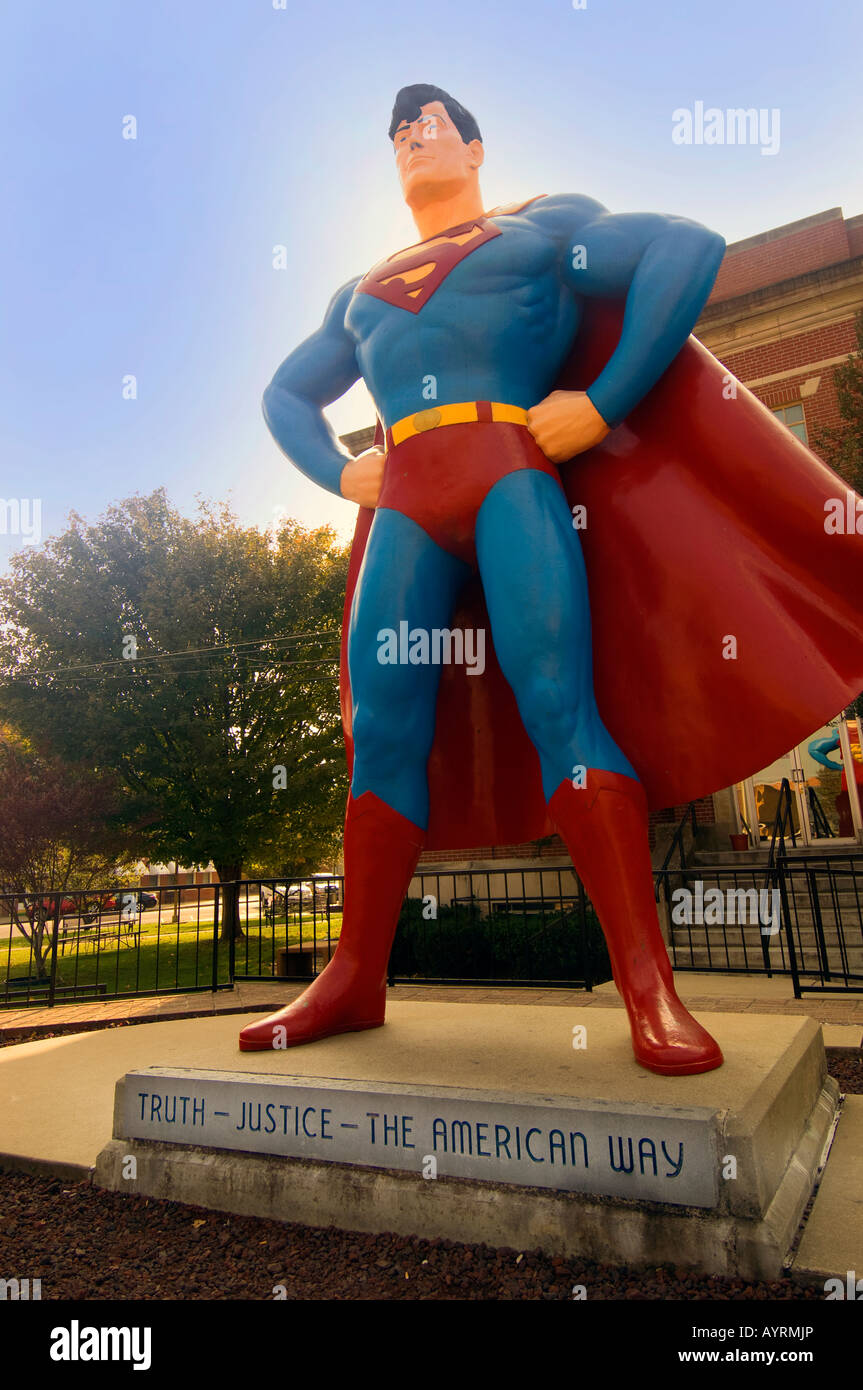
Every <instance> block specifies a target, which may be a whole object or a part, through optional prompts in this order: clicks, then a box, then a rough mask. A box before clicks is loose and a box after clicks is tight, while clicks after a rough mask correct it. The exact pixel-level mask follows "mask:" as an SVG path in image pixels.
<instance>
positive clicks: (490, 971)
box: [390, 898, 611, 984]
mask: <svg viewBox="0 0 863 1390" xmlns="http://www.w3.org/2000/svg"><path fill="white" fill-rule="evenodd" d="M390 974H391V975H394V976H396V977H397V978H408V979H454V980H459V979H461V980H561V981H563V980H573V981H576V982H582V981H590V982H591V983H592V984H601V983H602V982H603V981H604V980H610V979H611V966H610V964H609V960H608V951H607V949H606V945H605V939H604V937H603V935H602V928H601V927H600V925H599V920H598V918H597V916H596V914H595V912H594V911H593V909H592V908H591V907H590V906H589V905H588V906H587V911H586V919H585V930H584V933H582V927H581V914H580V912H579V910H578V908H575V910H573V911H570V912H560V911H555V910H554V908H552V907H547V908H546V909H545V911H544V912H540V911H531V910H527V911H525V910H524V909H522V910H519V909H518V906H517V904H515V903H514V904H513V905H512V907H511V908H510V909H509V910H494V911H493V912H492V915H491V916H485V917H483V916H481V914H480V904H479V902H478V901H471V902H467V903H455V904H453V905H452V906H451V907H439V908H438V912H437V917H436V918H434V919H433V920H429V921H426V920H425V918H424V917H423V904H422V900H421V899H419V898H407V899H405V903H404V906H403V907H402V911H401V915H400V917H399V925H398V930H397V932H396V937H395V941H394V943H393V949H392V954H391V956H390Z"/></svg>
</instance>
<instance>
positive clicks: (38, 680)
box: [0, 488, 347, 935]
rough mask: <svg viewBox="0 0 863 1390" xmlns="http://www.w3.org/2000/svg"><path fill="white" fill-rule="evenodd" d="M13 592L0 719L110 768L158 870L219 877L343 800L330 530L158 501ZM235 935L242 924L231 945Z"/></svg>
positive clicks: (75, 531)
mask: <svg viewBox="0 0 863 1390" xmlns="http://www.w3.org/2000/svg"><path fill="white" fill-rule="evenodd" d="M11 564H12V573H11V575H10V577H9V578H7V579H3V580H0V714H5V715H6V717H7V718H8V719H9V720H10V721H12V722H13V723H14V724H15V725H16V726H17V727H19V728H21V729H22V730H23V731H24V732H25V733H29V734H32V735H33V736H34V737H35V736H37V735H38V737H39V738H40V739H42V740H44V741H45V742H46V743H47V744H48V745H49V746H50V748H51V750H52V751H53V752H54V753H56V754H57V755H58V756H61V757H65V758H67V759H69V760H76V761H86V762H87V763H88V765H89V766H91V767H92V768H93V770H94V771H96V772H99V771H101V770H104V769H112V770H115V771H116V773H117V775H118V776H119V778H120V780H121V782H122V784H123V786H124V789H125V796H124V824H125V826H126V827H127V829H128V830H129V832H130V834H131V835H133V836H134V840H135V847H136V852H137V853H139V854H140V855H142V857H146V858H148V859H151V860H162V861H169V860H175V859H176V860H179V861H181V862H183V863H185V864H188V865H189V866H204V865H206V864H207V863H208V862H209V861H210V860H211V859H212V861H213V863H214V864H215V866H216V869H217V870H218V873H219V877H220V879H221V880H222V881H223V882H229V881H233V880H236V879H238V878H239V877H240V875H241V874H242V871H243V866H244V864H246V863H247V862H248V861H249V860H251V859H254V858H256V857H258V856H260V855H264V854H266V853H267V852H268V849H271V848H272V845H273V843H274V842H278V844H279V846H280V852H281V853H282V854H284V855H285V856H286V858H288V859H290V858H291V857H292V844H291V835H290V833H289V830H288V827H290V826H293V827H295V837H294V838H295V841H296V846H295V847H296V848H298V849H301V853H300V854H299V855H298V856H297V857H299V858H305V855H306V850H305V849H303V848H302V846H303V845H306V844H307V841H308V837H307V836H306V835H305V834H304V832H303V827H304V826H305V825H307V824H308V825H319V826H329V827H330V829H331V830H335V827H336V826H337V825H338V823H339V821H340V818H341V814H342V808H343V805H344V798H345V795H346V791H347V772H346V766H345V756H344V746H343V742H342V733H341V719H340V712H339V693H338V679H337V677H338V653H339V630H340V625H341V617H342V606H343V602H344V590H345V580H346V575H347V552H346V551H345V550H344V549H343V548H341V547H339V546H338V545H337V544H336V542H335V537H334V533H333V532H332V530H331V529H330V528H329V527H322V528H320V529H318V530H313V531H306V530H304V529H303V528H302V527H301V526H299V524H298V523H296V522H294V521H286V522H285V523H284V524H283V525H282V526H281V528H280V529H279V530H278V531H277V532H276V533H275V534H273V535H270V534H266V533H262V532H260V531H258V530H256V529H255V528H253V527H249V528H243V527H241V526H240V525H239V524H238V522H237V519H236V517H235V516H234V514H233V513H232V512H231V511H230V509H229V508H228V507H227V505H222V506H220V507H219V508H213V507H212V506H211V505H210V504H207V503H203V502H200V503H199V514H198V517H197V518H196V519H195V520H189V519H188V518H185V517H183V516H182V515H180V514H179V513H178V512H176V511H175V510H174V509H172V508H171V507H170V505H169V503H168V501H167V498H166V495H165V490H164V489H163V488H161V489H158V490H157V491H155V492H153V493H152V494H151V495H150V496H148V497H142V496H135V497H132V498H129V499H127V500H126V501H125V502H123V503H120V504H119V505H118V506H115V507H112V508H110V509H109V511H108V512H107V514H106V515H105V517H103V518H102V519H101V520H100V521H99V522H98V524H97V525H95V526H91V527H85V526H84V524H83V522H82V520H81V518H80V517H78V516H77V515H75V514H74V513H73V514H72V516H71V517H70V522H69V526H68V529H67V530H66V531H65V532H64V533H63V534H62V535H60V536H59V537H57V538H55V539H51V540H49V541H47V542H46V543H45V544H44V545H43V546H42V547H41V549H39V550H27V551H26V552H25V551H19V552H18V553H17V554H16V555H14V556H13V557H12V562H11ZM236 931H238V924H237V921H236V914H235V912H233V911H232V910H230V904H229V913H228V921H227V922H226V924H225V934H226V935H227V934H230V933H231V932H236Z"/></svg>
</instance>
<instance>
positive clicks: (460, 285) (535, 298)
mask: <svg viewBox="0 0 863 1390" xmlns="http://www.w3.org/2000/svg"><path fill="white" fill-rule="evenodd" d="M562 292H563V287H562V284H561V282H560V279H559V274H558V268H557V255H556V248H555V246H554V244H553V243H552V242H551V241H550V240H549V238H548V237H546V236H545V235H543V234H542V233H541V232H539V231H537V230H536V229H535V228H533V227H531V226H530V224H529V223H528V222H527V220H526V219H524V218H516V217H500V218H498V219H491V218H479V219H477V221H476V222H473V223H470V224H466V225H465V226H463V227H460V228H454V229H452V230H451V231H449V232H447V233H444V234H442V235H441V236H440V237H436V238H433V239H431V240H429V241H427V242H422V243H421V244H420V245H418V246H414V247H409V248H407V249H406V250H404V251H400V252H396V253H395V255H393V256H390V257H388V258H387V259H386V260H384V261H381V262H380V263H379V264H378V265H376V266H374V267H373V268H372V269H371V270H370V271H369V272H368V273H367V274H366V275H365V276H364V277H363V279H362V280H361V281H360V282H359V284H358V285H357V287H356V290H355V292H354V296H353V299H352V300H351V304H350V307H349V310H348V315H347V327H348V330H349V331H350V332H351V333H352V334H353V335H354V337H355V338H356V339H357V341H358V344H360V346H362V345H363V343H364V342H365V341H367V340H368V338H369V337H370V336H371V335H373V334H374V335H380V334H381V332H382V331H383V332H384V333H385V335H386V336H387V337H390V336H391V335H392V336H395V337H397V338H402V337H404V336H408V337H410V336H412V334H415V333H416V332H417V331H420V332H421V333H423V336H425V334H424V330H426V329H439V330H443V331H446V330H447V329H450V330H453V331H455V330H459V331H461V332H462V333H464V332H474V331H476V330H477V329H488V330H491V331H494V329H495V327H499V326H502V325H503V324H504V323H505V322H506V321H507V318H508V317H509V318H510V320H511V319H512V318H513V316H514V317H515V318H516V319H517V318H519V317H523V318H525V319H530V318H533V317H535V316H536V315H537V314H539V315H540V316H544V315H545V314H546V313H548V312H549V311H550V310H552V309H553V307H554V305H555V303H556V302H557V300H558V298H559V296H560V294H561V293H562Z"/></svg>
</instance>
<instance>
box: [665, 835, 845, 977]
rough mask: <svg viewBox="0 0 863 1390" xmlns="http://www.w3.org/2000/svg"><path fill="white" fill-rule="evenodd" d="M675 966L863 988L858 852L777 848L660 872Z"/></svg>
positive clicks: (675, 967) (670, 946)
mask: <svg viewBox="0 0 863 1390" xmlns="http://www.w3.org/2000/svg"><path fill="white" fill-rule="evenodd" d="M655 877H656V882H657V889H658V899H659V902H660V904H661V906H662V907H663V908H664V910H665V913H666V914H667V917H666V920H667V922H668V930H669V952H670V955H671V961H672V965H673V966H674V969H675V970H692V971H717V972H720V973H728V974H764V975H789V976H790V977H791V980H792V982H793V985H794V994H795V997H796V998H798V999H799V998H801V997H802V995H803V994H805V993H815V992H818V993H826V992H837V991H842V992H849V993H863V855H861V854H860V853H857V852H854V851H849V852H848V854H847V855H839V854H836V853H831V854H816V853H812V854H802V853H800V854H794V855H788V854H782V853H779V854H778V855H777V856H776V860H775V863H774V865H773V866H772V867H770V866H765V865H763V864H762V865H759V864H752V865H748V866H746V867H741V868H739V869H737V868H732V867H729V866H726V865H701V866H697V867H692V868H682V869H681V868H678V869H662V870H659V871H658V872H657V873H656V876H655Z"/></svg>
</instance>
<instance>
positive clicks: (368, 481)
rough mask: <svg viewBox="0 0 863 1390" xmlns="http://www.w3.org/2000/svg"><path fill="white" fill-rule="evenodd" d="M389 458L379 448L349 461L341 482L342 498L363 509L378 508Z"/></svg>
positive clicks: (374, 448) (343, 471)
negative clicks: (357, 504)
mask: <svg viewBox="0 0 863 1390" xmlns="http://www.w3.org/2000/svg"><path fill="white" fill-rule="evenodd" d="M386 461H387V456H386V454H385V453H384V451H383V449H379V448H378V447H377V446H375V447H373V448H371V449H366V450H365V451H364V452H363V453H361V454H357V457H356V458H355V459H349V460H348V462H347V463H346V464H345V466H344V468H343V469H342V475H341V478H340V480H339V487H340V489H341V494H342V497H346V498H347V499H348V501H349V502H359V504H360V506H361V507H372V508H374V507H376V506H377V505H378V498H379V497H380V494H381V488H382V486H383V481H384V468H385V467H386Z"/></svg>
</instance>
